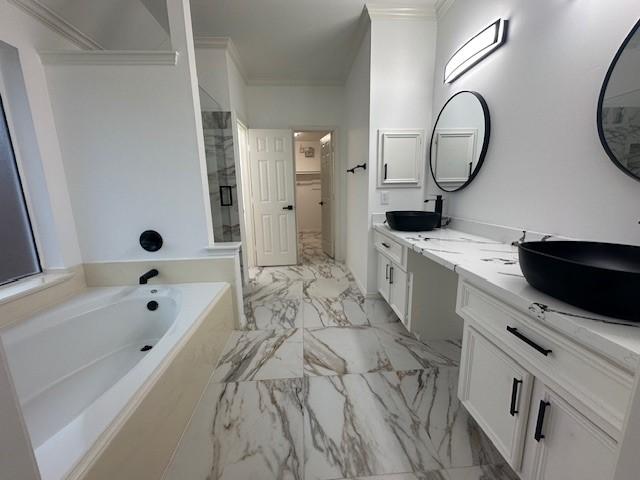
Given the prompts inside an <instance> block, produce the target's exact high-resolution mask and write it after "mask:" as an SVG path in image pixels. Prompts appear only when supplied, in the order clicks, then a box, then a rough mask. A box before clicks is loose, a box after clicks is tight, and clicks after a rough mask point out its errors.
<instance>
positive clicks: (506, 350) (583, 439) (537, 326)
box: [456, 279, 632, 480]
mask: <svg viewBox="0 0 640 480" xmlns="http://www.w3.org/2000/svg"><path fill="white" fill-rule="evenodd" d="M456 311H457V313H458V315H460V316H462V317H463V318H464V320H465V326H464V337H463V349H462V359H461V363H460V365H461V368H460V379H459V388H458V391H459V397H460V400H461V401H462V403H463V404H464V406H465V407H466V409H467V410H468V411H469V413H470V414H471V415H472V416H473V417H474V418H475V419H476V421H477V422H478V424H479V425H480V427H481V428H482V429H483V430H484V431H485V432H486V434H487V435H488V436H489V438H490V439H491V440H492V441H493V442H494V444H495V445H496V447H497V448H498V450H499V451H500V452H501V453H502V455H503V456H504V457H505V459H506V460H507V462H508V463H509V464H510V465H511V466H512V467H513V468H514V470H516V471H517V472H518V473H519V475H520V476H521V478H522V479H524V480H566V479H573V478H576V479H578V478H579V479H580V480H607V479H610V478H612V474H613V467H614V463H615V458H616V445H617V443H616V439H618V438H619V437H620V432H621V430H622V423H623V419H624V413H625V410H626V405H627V402H628V401H629V398H630V394H631V388H632V374H631V373H630V372H627V371H626V370H624V369H623V368H621V367H620V366H618V365H617V364H614V363H612V362H609V361H608V360H607V359H605V358H604V357H601V356H599V355H598V354H596V353H593V352H591V351H589V350H587V349H586V348H584V347H582V346H581V345H579V344H576V343H574V342H572V341H571V340H570V339H568V338H566V337H563V336H562V335H560V334H558V333H557V332H554V331H552V330H551V329H549V328H547V327H546V326H545V325H542V324H541V323H540V322H537V321H536V320H535V319H532V318H530V317H528V316H527V315H524V314H522V313H521V312H519V311H517V310H516V309H514V308H512V307H511V306H510V305H507V304H506V303H504V302H502V301H500V300H498V299H496V298H494V297H492V296H491V295H489V294H487V293H485V292H484V291H482V290H481V289H479V288H477V287H475V286H473V285H471V284H469V283H468V282H467V281H465V280H463V279H461V280H460V284H459V289H458V302H457V308H456Z"/></svg>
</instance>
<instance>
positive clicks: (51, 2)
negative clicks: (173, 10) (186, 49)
mask: <svg viewBox="0 0 640 480" xmlns="http://www.w3.org/2000/svg"><path fill="white" fill-rule="evenodd" d="M39 3H40V4H42V6H43V7H44V8H45V9H47V10H49V11H50V12H51V13H52V14H53V15H54V16H56V17H58V18H61V19H63V20H64V21H65V22H67V23H68V24H70V25H72V26H73V27H74V28H75V29H77V30H78V31H80V32H82V34H83V35H84V36H85V37H86V38H88V39H89V42H90V43H91V47H92V48H97V49H104V50H161V49H165V50H170V49H171V39H170V38H169V19H168V15H167V3H166V0H39Z"/></svg>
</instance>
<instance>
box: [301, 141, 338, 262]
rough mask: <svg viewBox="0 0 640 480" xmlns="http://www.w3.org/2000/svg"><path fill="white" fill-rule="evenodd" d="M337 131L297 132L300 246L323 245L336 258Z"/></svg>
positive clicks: (322, 247)
mask: <svg viewBox="0 0 640 480" xmlns="http://www.w3.org/2000/svg"><path fill="white" fill-rule="evenodd" d="M332 137H333V133H332V132H331V131H328V130H313V131H304V130H298V131H295V132H294V157H295V182H296V225H297V234H298V249H299V250H300V251H301V253H302V249H303V248H304V247H305V245H309V246H310V247H311V248H315V249H318V248H321V250H322V252H323V253H324V254H325V255H327V256H329V257H330V258H334V235H333V204H334V201H333V196H334V195H333V168H334V165H333V163H334V161H333V157H334V155H333V138H332ZM299 256H300V257H302V256H303V255H299Z"/></svg>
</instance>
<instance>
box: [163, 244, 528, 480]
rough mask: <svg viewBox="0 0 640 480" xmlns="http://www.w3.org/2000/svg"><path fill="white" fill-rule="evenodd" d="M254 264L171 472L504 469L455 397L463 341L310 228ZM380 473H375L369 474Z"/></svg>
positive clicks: (174, 477)
mask: <svg viewBox="0 0 640 480" xmlns="http://www.w3.org/2000/svg"><path fill="white" fill-rule="evenodd" d="M302 246H303V252H302V254H303V255H302V258H303V265H302V266H295V267H283V268H264V269H257V270H255V271H254V272H252V273H253V276H252V277H253V278H252V280H251V285H250V289H249V291H248V292H246V293H245V304H246V313H247V317H248V320H249V325H248V328H249V330H247V331H237V332H234V333H233V334H232V336H231V338H230V340H229V342H228V343H227V346H226V348H225V351H224V353H223V356H222V358H221V359H220V362H219V366H218V368H217V369H216V371H215V373H214V376H213V377H212V379H211V381H210V383H209V386H208V387H207V390H206V392H205V395H204V396H203V399H202V400H201V402H200V404H199V406H198V408H197V410H196V412H195V413H194V416H193V418H192V420H191V423H190V425H189V427H188V429H187V432H186V433H185V436H184V437H183V439H182V442H181V444H180V446H179V447H178V450H177V452H176V454H175V456H174V458H173V460H172V462H171V464H170V465H169V468H168V469H167V471H166V472H165V477H164V478H165V479H166V480H183V479H189V480H205V479H233V480H245V479H246V480H249V479H260V480H268V479H307V480H312V479H318V480H329V479H342V478H356V477H357V478H366V477H373V476H375V479H380V480H384V479H388V480H418V479H429V480H480V479H492V480H508V479H515V478H516V476H515V475H514V474H513V473H512V472H511V471H510V470H509V468H508V467H506V466H505V465H504V462H503V460H502V458H501V457H500V455H499V454H498V453H497V451H496V450H495V449H494V448H493V446H492V445H491V444H490V442H489V440H488V439H487V438H486V437H485V436H484V435H483V434H482V432H481V431H480V429H479V428H478V427H477V426H476V425H475V423H474V422H473V420H472V419H471V418H470V417H469V416H468V415H467V414H466V412H465V411H464V409H463V408H462V406H461V405H460V404H459V402H458V400H457V397H456V386H457V379H458V361H459V356H460V343H459V342H457V341H435V342H429V343H427V344H424V343H420V342H418V341H416V340H414V339H413V338H412V337H411V336H409V335H408V333H407V332H406V330H404V327H403V326H402V325H401V324H400V323H398V322H396V321H395V320H396V318H395V316H394V315H393V313H391V312H390V310H389V309H388V307H387V306H386V304H385V303H383V302H382V301H379V300H365V299H364V298H363V297H362V295H361V294H360V293H359V290H358V288H357V286H356V285H355V284H354V282H353V278H352V277H351V276H350V275H349V273H348V271H347V270H346V268H345V267H344V266H343V265H341V264H338V263H335V262H333V261H332V260H331V259H328V258H327V257H325V256H324V255H323V254H322V252H321V249H320V242H319V238H318V237H317V236H305V237H303V242H302ZM372 480H373V479H372Z"/></svg>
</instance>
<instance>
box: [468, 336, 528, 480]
mask: <svg viewBox="0 0 640 480" xmlns="http://www.w3.org/2000/svg"><path fill="white" fill-rule="evenodd" d="M460 365H461V367H460V380H459V386H458V392H459V394H458V396H459V397H460V400H461V401H462V404H463V405H464V406H465V408H466V409H467V410H468V411H469V413H470V414H471V415H472V416H473V418H475V420H476V421H477V422H478V424H479V425H480V427H481V428H482V429H483V430H484V431H485V433H486V434H487V436H488V437H489V438H490V439H491V440H492V441H493V443H494V445H495V446H496V448H497V449H498V450H499V451H500V453H501V454H502V455H503V456H504V458H505V459H506V460H507V462H508V463H509V465H511V466H512V467H513V468H514V469H515V470H518V469H519V468H520V463H521V461H522V447H523V444H524V440H525V432H526V428H527V415H528V412H529V399H530V397H531V387H532V385H533V377H532V375H531V374H530V373H528V372H527V371H526V370H525V369H524V368H522V367H521V366H520V365H518V364H517V363H516V362H515V361H514V360H513V359H512V358H511V357H509V356H507V355H506V354H505V353H504V352H502V351H501V350H500V349H499V348H498V347H496V346H495V345H494V344H493V343H491V342H490V341H489V340H487V339H486V338H485V337H483V336H482V335H480V334H479V333H478V332H476V331H475V330H474V329H473V328H471V327H469V326H467V327H466V328H465V330H464V337H463V344H462V359H461V364H460Z"/></svg>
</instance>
